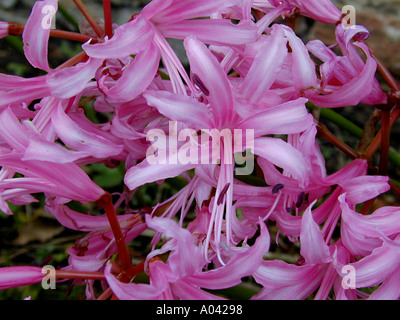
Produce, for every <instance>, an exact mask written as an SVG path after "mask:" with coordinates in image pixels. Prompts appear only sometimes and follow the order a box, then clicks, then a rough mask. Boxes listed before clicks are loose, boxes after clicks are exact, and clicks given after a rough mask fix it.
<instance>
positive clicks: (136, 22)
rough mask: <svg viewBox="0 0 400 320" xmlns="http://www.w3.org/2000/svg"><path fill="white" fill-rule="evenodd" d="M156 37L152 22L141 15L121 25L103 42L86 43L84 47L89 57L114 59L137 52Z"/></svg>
mask: <svg viewBox="0 0 400 320" xmlns="http://www.w3.org/2000/svg"><path fill="white" fill-rule="evenodd" d="M153 38H154V31H153V29H152V26H151V24H150V23H149V22H148V21H147V20H146V19H144V18H143V17H141V16H137V17H136V18H135V19H133V20H132V21H130V22H128V23H125V24H123V25H122V26H119V27H118V28H117V29H116V30H115V33H114V35H113V37H112V38H111V39H106V40H105V41H104V42H101V43H95V44H90V43H85V44H84V45H83V46H82V48H83V50H85V52H86V53H87V55H88V56H89V57H94V58H101V59H113V58H121V57H127V56H129V55H131V54H137V53H138V52H140V51H142V50H143V49H145V48H147V47H148V45H149V44H150V43H151V41H152V40H153Z"/></svg>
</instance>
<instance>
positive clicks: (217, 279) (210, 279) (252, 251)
mask: <svg viewBox="0 0 400 320" xmlns="http://www.w3.org/2000/svg"><path fill="white" fill-rule="evenodd" d="M260 229H261V234H260V236H259V237H258V238H257V240H256V243H255V244H254V245H253V246H252V247H250V248H248V249H247V250H246V251H245V252H241V253H238V254H236V255H235V256H234V257H233V258H232V259H231V260H230V261H229V262H228V263H227V264H226V265H225V266H222V267H220V268H217V269H213V270H210V271H206V272H202V273H200V274H197V275H194V276H192V277H188V278H186V280H187V281H190V283H192V284H194V285H197V286H199V287H201V288H206V289H223V288H228V287H231V286H235V285H237V284H239V283H240V282H241V278H243V277H246V276H249V275H251V274H253V273H254V272H255V271H256V270H257V269H258V268H259V266H260V264H261V263H262V260H263V255H264V253H265V252H267V251H268V250H269V245H270V237H269V232H268V229H267V227H266V226H265V224H264V223H263V222H261V223H260Z"/></svg>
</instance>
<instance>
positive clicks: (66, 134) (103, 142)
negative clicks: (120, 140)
mask: <svg viewBox="0 0 400 320" xmlns="http://www.w3.org/2000/svg"><path fill="white" fill-rule="evenodd" d="M51 121H52V124H53V126H54V129H55V131H56V133H57V135H58V136H59V138H60V139H61V140H62V141H63V142H64V143H65V144H66V145H67V146H68V147H70V148H72V149H75V150H77V151H82V152H85V153H87V154H88V155H92V156H94V157H96V158H108V157H109V156H111V155H118V154H119V153H121V152H122V150H123V146H121V145H117V144H115V143H114V142H113V141H110V140H108V139H106V138H104V137H103V136H101V135H98V134H95V133H93V132H90V131H88V130H85V128H82V127H80V126H78V125H77V124H76V123H75V122H74V121H73V120H72V119H71V118H70V117H69V116H68V115H67V114H65V112H64V111H63V109H62V107H61V105H59V106H58V107H57V108H56V109H55V111H54V113H53V116H52V119H51Z"/></svg>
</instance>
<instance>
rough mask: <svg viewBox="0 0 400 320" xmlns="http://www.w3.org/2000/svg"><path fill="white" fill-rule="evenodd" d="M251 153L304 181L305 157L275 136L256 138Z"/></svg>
mask: <svg viewBox="0 0 400 320" xmlns="http://www.w3.org/2000/svg"><path fill="white" fill-rule="evenodd" d="M253 153H254V154H256V155H259V156H260V157H263V158H265V159H267V160H268V161H270V162H272V163H273V164H275V165H277V166H278V167H280V168H283V169H284V170H285V172H287V173H289V174H291V175H292V176H293V177H294V178H296V179H298V180H299V182H300V184H304V183H305V182H306V180H307V175H308V174H307V172H308V166H307V163H306V160H305V157H304V155H303V154H302V153H301V152H300V151H299V150H297V149H296V148H294V147H293V146H292V145H290V144H289V143H287V142H285V141H283V140H280V139H276V138H257V139H255V140H254V150H253Z"/></svg>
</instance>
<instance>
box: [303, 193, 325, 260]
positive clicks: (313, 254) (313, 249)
mask: <svg viewBox="0 0 400 320" xmlns="http://www.w3.org/2000/svg"><path fill="white" fill-rule="evenodd" d="M315 202H316V200H315V201H314V202H313V203H312V204H311V205H310V206H309V207H308V208H307V209H306V211H305V212H304V213H303V217H302V219H301V231H300V243H301V249H300V254H301V255H302V256H303V257H304V259H305V260H306V262H307V263H309V264H324V263H329V262H331V261H332V257H331V254H330V251H329V247H328V245H327V244H326V242H325V240H324V236H323V233H322V231H321V230H320V229H319V226H318V225H317V223H316V222H315V221H314V219H313V216H312V213H311V208H312V207H313V205H314V204H315Z"/></svg>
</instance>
